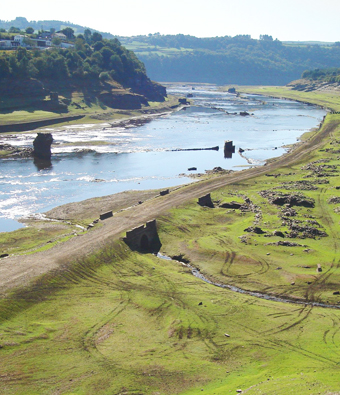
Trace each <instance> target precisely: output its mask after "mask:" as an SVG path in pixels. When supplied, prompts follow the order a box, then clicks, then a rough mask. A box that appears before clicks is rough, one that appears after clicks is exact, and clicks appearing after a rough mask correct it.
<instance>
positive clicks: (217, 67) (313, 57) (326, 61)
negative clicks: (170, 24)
mask: <svg viewBox="0 0 340 395" xmlns="http://www.w3.org/2000/svg"><path fill="white" fill-rule="evenodd" d="M120 39H121V41H122V43H123V44H124V45H127V46H129V44H130V43H132V42H133V45H134V48H135V49H134V50H135V51H136V54H137V56H138V58H139V59H140V60H142V61H143V63H144V64H145V66H146V69H147V72H148V75H149V76H150V78H152V79H154V80H157V81H188V82H210V83H216V84H230V83H233V84H261V85H272V84H275V85H285V84H287V83H289V82H290V81H292V80H294V79H298V78H300V77H301V74H302V73H303V72H304V71H305V70H311V69H323V68H332V67H333V68H334V67H338V66H339V65H340V45H339V43H334V45H332V46H327V47H326V46H320V45H294V46H292V45H285V44H284V43H283V42H281V41H279V40H277V39H273V37H272V36H269V35H266V34H265V35H261V36H260V39H258V40H257V39H253V38H251V37H250V36H249V35H238V36H235V37H229V36H225V37H211V38H198V37H193V36H188V35H182V34H178V35H160V34H158V33H156V34H152V35H148V36H136V37H133V38H124V39H123V38H120ZM138 42H140V43H142V44H144V45H141V47H140V48H138ZM145 44H148V45H150V48H147V49H146V48H145ZM151 46H154V47H151ZM169 48H176V49H177V51H172V52H171V51H170V50H168V51H167V49H169Z"/></svg>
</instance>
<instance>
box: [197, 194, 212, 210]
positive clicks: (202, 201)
mask: <svg viewBox="0 0 340 395" xmlns="http://www.w3.org/2000/svg"><path fill="white" fill-rule="evenodd" d="M197 203H198V204H199V205H200V206H202V207H210V208H214V203H213V202H212V200H211V196H210V193H208V194H207V195H205V196H202V197H200V198H198V202H197Z"/></svg>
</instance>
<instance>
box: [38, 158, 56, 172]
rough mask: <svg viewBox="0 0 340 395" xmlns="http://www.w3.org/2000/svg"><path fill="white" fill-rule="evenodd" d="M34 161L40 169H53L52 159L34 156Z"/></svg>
mask: <svg viewBox="0 0 340 395" xmlns="http://www.w3.org/2000/svg"><path fill="white" fill-rule="evenodd" d="M33 163H34V165H35V167H36V168H37V170H38V171H41V170H49V169H52V167H53V166H52V162H51V160H50V159H40V158H37V157H34V160H33Z"/></svg>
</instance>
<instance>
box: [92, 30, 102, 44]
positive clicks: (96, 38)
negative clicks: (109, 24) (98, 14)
mask: <svg viewBox="0 0 340 395" xmlns="http://www.w3.org/2000/svg"><path fill="white" fill-rule="evenodd" d="M102 40H103V36H102V35H101V34H100V33H97V32H94V33H93V34H92V43H93V44H94V43H96V42H97V41H102Z"/></svg>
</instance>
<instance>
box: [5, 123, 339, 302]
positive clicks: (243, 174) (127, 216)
mask: <svg viewBox="0 0 340 395" xmlns="http://www.w3.org/2000/svg"><path fill="white" fill-rule="evenodd" d="M337 126H338V123H333V124H332V123H329V124H327V125H326V126H325V127H323V128H322V129H321V130H320V131H318V133H316V134H314V136H313V137H311V138H310V139H309V140H307V141H305V142H304V143H301V144H299V145H298V146H297V147H295V149H294V150H292V151H291V152H290V153H289V154H286V155H284V156H282V157H280V158H278V159H276V160H274V161H272V162H270V163H268V164H267V165H265V166H262V167H256V168H252V169H247V170H243V171H239V172H235V173H232V174H228V175H222V176H219V177H216V178H212V179H209V180H205V181H200V182H197V183H193V184H190V185H188V186H184V187H181V188H179V189H177V190H176V191H173V192H171V193H170V194H169V195H165V196H162V197H155V198H153V199H150V200H148V201H147V202H145V203H143V204H141V205H138V206H134V207H132V208H130V209H128V210H125V211H122V212H119V213H116V214H115V215H114V216H113V217H112V218H109V219H106V220H105V221H103V226H102V227H100V228H98V229H94V230H93V231H90V232H87V233H85V234H84V235H81V236H78V237H74V238H72V239H70V240H69V241H67V242H65V243H61V244H58V245H56V246H55V247H53V248H51V249H49V250H47V251H43V252H38V253H35V254H32V255H25V256H10V257H7V258H4V259H1V260H0V293H2V294H4V293H6V291H8V290H9V289H12V288H15V287H19V286H25V285H28V284H29V283H30V281H32V280H33V279H34V278H36V277H37V276H40V275H42V274H44V273H47V272H48V271H50V270H54V269H58V268H60V267H61V266H63V265H64V264H66V263H67V262H70V261H73V260H74V259H76V258H78V257H81V256H84V255H88V254H90V253H92V252H94V251H96V250H97V249H99V248H100V247H102V246H104V245H105V243H107V242H110V241H113V240H116V239H118V238H119V237H121V236H122V235H123V232H125V231H126V230H129V229H131V228H133V227H136V226H138V225H142V224H144V223H145V222H146V221H148V220H151V219H154V218H157V216H159V215H161V214H162V213H164V212H165V211H167V210H168V209H170V208H172V207H176V206H177V205H180V204H182V203H184V202H186V201H188V200H190V199H196V198H198V197H200V196H202V195H204V194H206V193H209V192H211V191H214V190H216V189H219V188H221V187H224V186H225V185H228V184H232V183H237V182H240V181H244V180H248V179H251V178H254V177H256V176H259V175H262V174H265V173H268V172H271V171H273V170H275V169H278V168H280V167H281V166H287V165H291V164H292V163H294V162H297V161H300V160H302V159H303V158H304V157H305V156H307V155H308V154H309V153H310V152H312V151H313V150H315V149H318V148H319V147H321V145H322V144H323V141H324V139H325V138H326V137H327V136H328V135H329V134H330V133H332V131H333V130H335V128H336V127H337Z"/></svg>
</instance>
